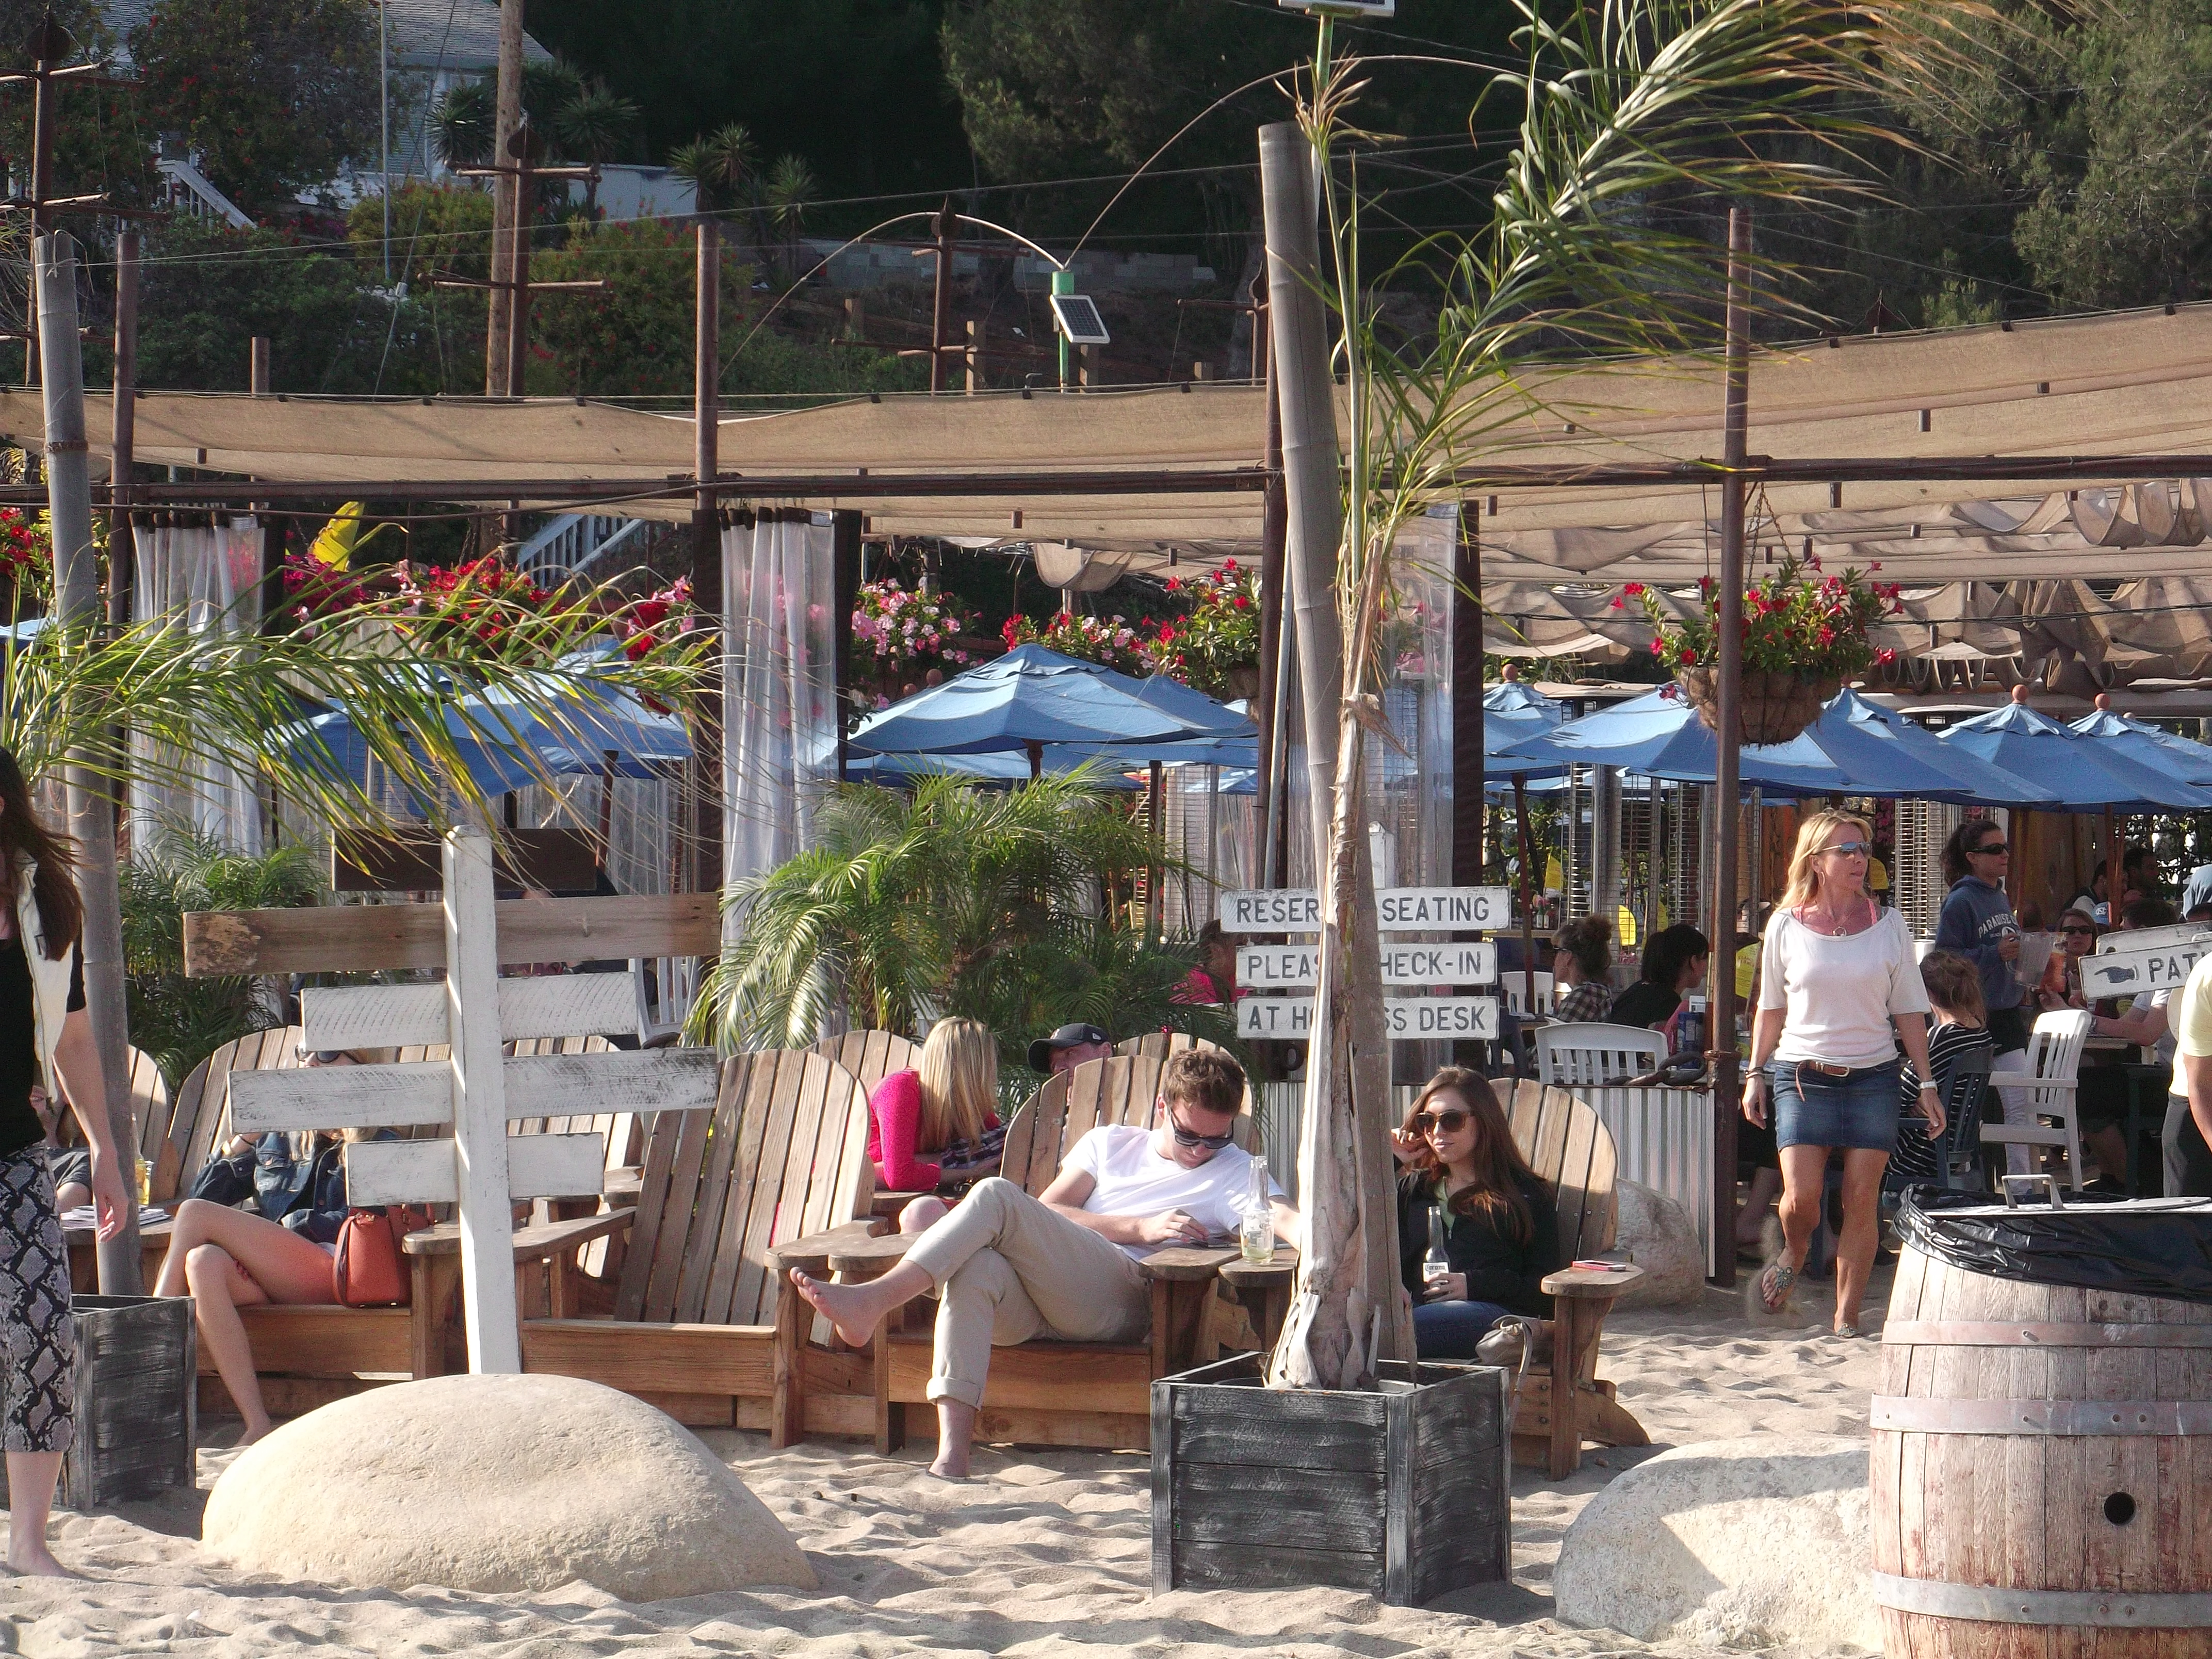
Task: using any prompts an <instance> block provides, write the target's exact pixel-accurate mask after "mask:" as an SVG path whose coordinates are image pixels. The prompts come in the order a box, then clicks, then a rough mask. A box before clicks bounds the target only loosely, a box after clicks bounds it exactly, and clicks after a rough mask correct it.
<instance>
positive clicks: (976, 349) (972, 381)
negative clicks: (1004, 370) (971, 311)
mask: <svg viewBox="0 0 2212 1659" xmlns="http://www.w3.org/2000/svg"><path fill="white" fill-rule="evenodd" d="M983 330H984V324H983V320H982V319H981V318H980V317H970V318H969V319H968V350H967V354H966V356H967V368H968V395H969V397H971V398H972V397H974V396H975V394H976V393H977V392H981V391H982V390H983Z"/></svg>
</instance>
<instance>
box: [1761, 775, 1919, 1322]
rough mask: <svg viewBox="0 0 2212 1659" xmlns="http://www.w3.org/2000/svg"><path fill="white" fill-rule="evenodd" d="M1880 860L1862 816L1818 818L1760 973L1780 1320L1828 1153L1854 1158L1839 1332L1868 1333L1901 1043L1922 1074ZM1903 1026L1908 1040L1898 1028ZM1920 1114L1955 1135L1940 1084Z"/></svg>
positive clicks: (1800, 1262)
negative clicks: (1875, 889)
mask: <svg viewBox="0 0 2212 1659" xmlns="http://www.w3.org/2000/svg"><path fill="white" fill-rule="evenodd" d="M1873 855H1874V843H1873V839H1872V835H1871V832H1870V831H1869V828H1868V825H1867V823H1866V821H1865V820H1864V819H1863V818H1856V817H1852V816H1851V815H1850V814H1849V813H1848V812H1815V813H1814V815H1813V816H1812V817H1809V818H1808V819H1806V821H1805V822H1804V823H1803V824H1802V825H1801V826H1800V827H1799V829H1798V831H1797V847H1796V852H1795V853H1794V854H1792V856H1791V858H1790V885H1789V889H1788V890H1787V891H1785V892H1784V894H1783V896H1782V902H1781V903H1780V904H1779V905H1778V906H1777V907H1776V908H1775V912H1774V915H1773V917H1772V919H1771V921H1768V923H1767V924H1766V937H1765V940H1764V941H1763V942H1762V948H1761V949H1760V951H1759V1019H1758V1023H1757V1024H1756V1025H1755V1026H1754V1027H1753V1030H1752V1038H1751V1068H1750V1072H1749V1073H1748V1075H1747V1076H1746V1077H1745V1079H1744V1084H1743V1115H1745V1116H1746V1117H1747V1118H1749V1119H1750V1120H1751V1121H1753V1123H1758V1124H1765V1123H1767V1122H1768V1121H1770V1117H1771V1122H1772V1124H1773V1127H1774V1139H1775V1142H1776V1144H1777V1145H1778V1146H1779V1147H1780V1148H1781V1150H1782V1204H1781V1216H1782V1236H1783V1249H1782V1254H1781V1255H1779V1256H1778V1257H1777V1258H1776V1259H1775V1260H1774V1261H1772V1262H1771V1263H1770V1264H1769V1265H1768V1267H1767V1268H1766V1271H1765V1273H1761V1274H1760V1275H1759V1299H1760V1301H1762V1302H1763V1303H1764V1304H1765V1306H1766V1309H1767V1311H1768V1312H1770V1313H1778V1312H1780V1311H1781V1309H1782V1305H1783V1304H1784V1303H1785V1302H1787V1301H1788V1300H1789V1299H1790V1286H1791V1285H1795V1284H1796V1282H1797V1275H1798V1273H1799V1272H1800V1271H1801V1270H1802V1268H1803V1267H1804V1265H1805V1252H1806V1251H1807V1250H1808V1249H1809V1248H1811V1245H1812V1242H1813V1232H1814V1228H1815V1227H1817V1226H1818V1225H1820V1200H1821V1195H1822V1192H1823V1188H1824V1187H1825V1184H1826V1174H1827V1168H1828V1154H1829V1152H1831V1151H1832V1150H1834V1149H1836V1148H1838V1147H1840V1148H1842V1149H1843V1153H1844V1230H1843V1236H1842V1237H1841V1238H1840V1239H1839V1240H1838V1246H1837V1250H1836V1334H1837V1335H1838V1336H1857V1335H1858V1334H1860V1331H1859V1311H1860V1303H1861V1301H1862V1300H1863V1297H1865V1295H1866V1284H1867V1275H1868V1274H1869V1273H1870V1272H1871V1271H1872V1270H1873V1267H1874V1253H1875V1235H1876V1232H1877V1231H1878V1217H1877V1212H1876V1209H1875V1205H1876V1203H1877V1201H1878V1200H1879V1198H1880V1195H1881V1172H1882V1169H1883V1166H1884V1165H1886V1164H1887V1163H1888V1162H1889V1154H1890V1149H1891V1148H1892V1147H1893V1146H1895V1145H1896V1144H1897V1118H1898V1073H1899V1060H1898V1053H1897V1044H1898V1039H1899V1038H1900V1037H1901V1038H1902V1039H1903V1040H1904V1042H1905V1053H1906V1054H1909V1055H1910V1056H1911V1060H1912V1064H1913V1068H1914V1070H1915V1071H1916V1072H1917V1073H1918V1075H1920V1076H1921V1077H1923V1078H1929V1079H1932V1078H1933V1077H1934V1076H1935V1073H1934V1072H1933V1071H1931V1070H1930V1069H1929V1064H1928V1008H1929V1004H1928V992H1927V989H1926V987H1923V985H1922V984H1921V982H1920V970H1919V967H1918V964H1917V963H1915V962H1914V960H1913V954H1912V935H1911V933H1910V932H1909V931H1908V930H1907V929H1906V927H1905V919H1904V918H1903V917H1902V916H1900V915H1899V914H1898V913H1897V912H1896V911H1894V910H1891V911H1888V912H1887V913H1885V912H1884V911H1883V910H1882V909H1881V908H1880V907H1879V906H1877V905H1876V904H1875V902H1874V900H1873V899H1872V898H1871V897H1869V896H1868V894H1867V890H1866V873H1867V862H1868V860H1869V859H1870V858H1872V857H1873ZM1893 1021H1894V1022H1895V1027H1896V1029H1895V1031H1894V1033H1893V1032H1892V1030H1891V1024H1892V1022H1893ZM1920 1111H1921V1114H1922V1115H1923V1116H1924V1117H1925V1118H1926V1119H1927V1120H1928V1133H1929V1135H1930V1136H1940V1135H1941V1134H1942V1132H1943V1104H1942V1098H1941V1097H1940V1096H1938V1094H1937V1093H1936V1085H1935V1084H1934V1083H1933V1082H1932V1081H1930V1082H1929V1083H1926V1084H1924V1085H1922V1087H1921V1091H1920Z"/></svg>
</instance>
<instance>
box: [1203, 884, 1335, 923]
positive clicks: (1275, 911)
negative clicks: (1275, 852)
mask: <svg viewBox="0 0 2212 1659" xmlns="http://www.w3.org/2000/svg"><path fill="white" fill-rule="evenodd" d="M1213 914H1214V915H1215V916H1217V917H1218V919H1219V920H1220V922H1221V928H1222V931H1223V932H1224V933H1319V932H1320V931H1321V895H1320V894H1319V893H1316V891H1314V890H1313V889H1312V888H1310V887H1260V888H1250V889H1240V890H1237V891H1236V892H1233V893H1224V894H1222V895H1221V897H1220V900H1219V902H1218V903H1217V904H1216V905H1215V907H1214V912H1213Z"/></svg>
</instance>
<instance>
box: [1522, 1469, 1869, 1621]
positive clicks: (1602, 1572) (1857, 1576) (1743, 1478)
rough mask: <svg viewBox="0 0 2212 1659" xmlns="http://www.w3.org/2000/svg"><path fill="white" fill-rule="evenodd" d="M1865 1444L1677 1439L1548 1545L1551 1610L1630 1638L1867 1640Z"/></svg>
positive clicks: (1593, 1501) (1604, 1494)
mask: <svg viewBox="0 0 2212 1659" xmlns="http://www.w3.org/2000/svg"><path fill="white" fill-rule="evenodd" d="M1871 1561H1872V1556H1871V1554H1870V1553H1869V1543H1868V1536H1867V1443H1866V1442H1865V1441H1863V1440H1846V1439H1830V1438H1820V1437H1796V1436H1791V1435H1775V1434H1761V1435H1752V1436H1748V1437H1746V1438H1743V1439H1741V1440H1710V1441H1705V1442H1703V1443H1699V1444H1697V1445H1690V1446H1678V1447H1676V1448H1675V1449H1674V1450H1672V1451H1667V1452H1662V1453H1661V1454H1660V1455H1658V1456H1656V1457H1655V1458H1653V1459H1651V1460H1650V1462H1645V1463H1639V1464H1638V1465H1637V1466H1636V1467H1635V1468H1632V1469H1630V1470H1629V1471H1628V1472H1627V1473H1626V1474H1623V1475H1622V1476H1621V1477H1620V1479H1619V1480H1615V1481H1614V1482H1613V1484H1612V1485H1611V1486H1607V1488H1606V1489H1605V1490H1604V1491H1603V1492H1600V1493H1598V1495H1597V1496H1596V1497H1595V1498H1591V1499H1590V1501H1589V1507H1588V1508H1586V1509H1585V1510H1583V1512H1582V1514H1581V1516H1579V1517H1578V1518H1577V1520H1576V1522H1575V1523H1574V1525H1573V1526H1571V1527H1570V1528H1568V1529H1567V1535H1566V1537H1565V1539H1564V1540H1563V1541H1561V1543H1560V1546H1559V1566H1558V1568H1557V1569H1556V1570H1555V1571H1553V1575H1552V1589H1553V1595H1554V1596H1555V1597H1556V1600H1557V1606H1558V1608H1559V1617H1560V1618H1562V1619H1564V1620H1566V1621H1567V1622H1568V1623H1570V1624H1575V1625H1585V1626H1607V1627H1608V1628H1611V1629H1613V1630H1617V1631H1620V1632H1623V1633H1624V1634H1626V1635H1629V1636H1632V1637H1635V1638H1637V1639H1638V1640H1639V1641H1644V1642H1668V1641H1673V1642H1680V1643H1686V1644H1687V1643H1701V1644H1710V1645H1715V1646H1723V1645H1724V1646H1730V1647H1784V1646H1802V1647H1808V1648H1814V1649H1825V1650H1834V1649H1837V1648H1850V1647H1860V1648H1865V1649H1868V1650H1880V1648H1881V1621H1880V1619H1879V1617H1878V1616H1877V1614H1876V1613H1875V1604H1874V1591H1873V1587H1872V1585H1871V1583H1870V1582H1869V1577H1868V1575H1869V1569H1870V1564H1871Z"/></svg>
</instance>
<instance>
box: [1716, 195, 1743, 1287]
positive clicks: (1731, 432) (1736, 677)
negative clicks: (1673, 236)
mask: <svg viewBox="0 0 2212 1659" xmlns="http://www.w3.org/2000/svg"><path fill="white" fill-rule="evenodd" d="M1750 253H1751V214H1750V211H1749V210H1747V209H1744V208H1730V209H1729V264H1728V389H1727V393H1726V401H1725V404H1724V406H1723V433H1722V450H1721V454H1722V459H1723V462H1724V463H1725V465H1727V466H1729V468H1730V469H1735V468H1740V467H1741V466H1742V465H1743V461H1744V456H1745V454H1746V453H1747V426H1748V422H1749V399H1750V382H1751V344H1750V328H1751V316H1750V295H1749V292H1748V281H1749V272H1748V269H1747V266H1748V260H1749V256H1750ZM1743 509H1744V480H1743V475H1742V473H1741V472H1740V471H1733V470H1731V471H1729V472H1728V473H1726V474H1725V475H1723V478H1722V481H1721V568H1720V597H1719V603H1718V605H1717V612H1718V615H1717V622H1718V626H1719V633H1720V641H1719V645H1720V700H1719V701H1720V708H1719V714H1720V730H1719V731H1718V732H1716V733H1715V734H1714V736H1715V738H1716V742H1715V744H1714V745H1713V746H1714V749H1715V750H1716V754H1715V759H1714V765H1713V793H1715V795H1716V796H1717V797H1718V805H1719V808H1720V810H1719V811H1718V813H1717V817H1718V818H1719V820H1720V822H1719V824H1718V831H1719V833H1718V836H1717V840H1718V843H1719V844H1718V848H1717V851H1718V853H1719V857H1718V859H1717V861H1716V862H1717V868H1716V869H1715V871H1714V872H1713V939H1714V945H1715V950H1716V953H1717V957H1718V963H1717V966H1718V969H1719V971H1717V973H1715V974H1714V975H1713V990H1712V999H1711V1001H1712V1011H1713V1019H1712V1034H1713V1234H1714V1238H1715V1241H1716V1242H1715V1246H1714V1250H1713V1255H1714V1256H1715V1258H1716V1260H1715V1261H1714V1264H1713V1265H1714V1268H1715V1272H1714V1275H1713V1277H1714V1279H1715V1281H1716V1282H1717V1283H1718V1284H1720V1285H1733V1284H1735V1126H1736V1113H1737V1110H1738V1097H1739V1096H1740V1095H1741V1092H1742V1090H1741V1085H1739V1083H1738V1081H1737V1077H1736V1059H1737V1056H1736V1049H1735V901H1736V893H1735V873H1736V872H1735V866H1736V842H1737V839H1738V830H1739V826H1740V825H1741V823H1742V821H1743V808H1742V804H1741V799H1740V798H1741V793H1742V790H1741V773H1740V771H1739V766H1738V763H1739V761H1740V758H1741V757H1740V755H1739V752H1738V750H1739V747H1740V745H1741V741H1742V737H1743V727H1742V717H1741V707H1742V702H1743Z"/></svg>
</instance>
